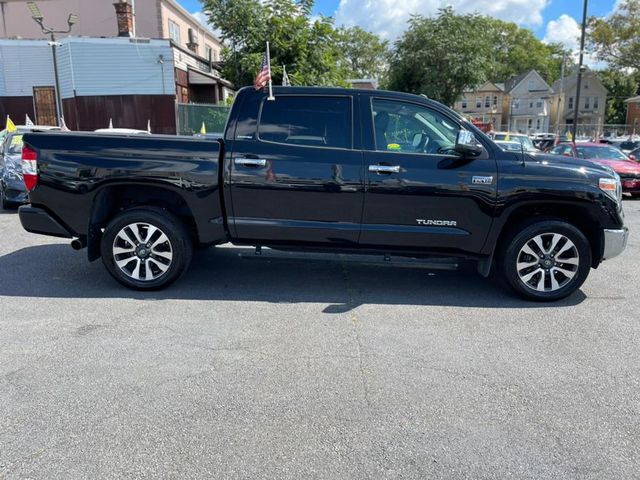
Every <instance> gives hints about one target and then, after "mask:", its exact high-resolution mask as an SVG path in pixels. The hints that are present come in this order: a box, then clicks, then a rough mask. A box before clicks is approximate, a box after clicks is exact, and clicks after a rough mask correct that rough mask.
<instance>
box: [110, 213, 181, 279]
mask: <svg viewBox="0 0 640 480" xmlns="http://www.w3.org/2000/svg"><path fill="white" fill-rule="evenodd" d="M100 248H101V254H102V262H103V263H104V265H105V267H106V268H107V270H108V272H109V273H110V274H111V275H112V276H113V278H115V279H116V280H117V281H118V282H120V283H121V284H123V285H125V286H126V287H129V288H132V289H134V290H159V289H161V288H164V287H166V286H168V285H170V284H171V283H173V282H174V281H176V280H177V279H178V278H179V277H180V276H181V275H182V274H183V273H184V272H185V271H186V270H187V268H188V267H189V264H190V263H191V256H192V254H193V245H192V241H191V237H190V235H189V233H188V232H187V230H186V229H185V228H184V226H183V225H182V223H181V222H180V220H178V219H177V218H176V217H175V216H174V215H171V214H170V213H168V212H166V211H164V210H162V209H156V208H135V209H131V210H127V211H124V212H123V213H121V214H120V215H118V216H117V217H115V218H114V219H113V220H112V221H111V222H110V223H109V225H107V228H106V229H105V231H104V234H103V236H102V242H101V245H100Z"/></svg>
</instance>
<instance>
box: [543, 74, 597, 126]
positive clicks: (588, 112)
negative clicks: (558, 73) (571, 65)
mask: <svg viewBox="0 0 640 480" xmlns="http://www.w3.org/2000/svg"><path fill="white" fill-rule="evenodd" d="M577 86H578V73H577V72H575V73H573V74H572V75H569V76H567V77H564V78H562V79H560V80H558V81H556V82H555V83H554V84H553V92H554V98H553V102H552V104H551V122H552V123H553V125H554V128H553V129H554V130H556V125H557V124H558V122H559V128H560V130H564V129H566V128H568V125H573V120H574V115H575V111H576V107H577V108H578V125H579V126H580V127H581V128H586V130H588V131H590V130H593V129H595V130H600V129H601V128H602V126H603V125H604V122H605V115H606V109H607V94H608V93H609V92H608V91H607V89H606V88H605V86H604V85H603V84H602V82H601V81H600V79H599V78H598V76H597V75H596V74H595V72H593V71H591V70H586V71H584V72H583V74H582V85H581V87H580V105H576V93H577Z"/></svg>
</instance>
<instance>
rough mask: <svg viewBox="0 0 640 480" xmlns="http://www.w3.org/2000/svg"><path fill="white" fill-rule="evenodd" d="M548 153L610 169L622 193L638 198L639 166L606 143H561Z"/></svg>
mask: <svg viewBox="0 0 640 480" xmlns="http://www.w3.org/2000/svg"><path fill="white" fill-rule="evenodd" d="M550 153H552V154H555V155H565V156H569V157H577V158H582V159H585V160H590V161H592V162H595V163H599V164H600V165H605V166H607V167H610V168H612V169H613V170H614V171H615V172H616V173H617V174H618V175H619V176H620V180H621V182H622V191H623V192H624V193H629V194H631V196H633V197H637V196H640V164H638V162H636V161H635V160H634V159H631V158H629V157H628V156H627V155H625V154H624V153H622V150H620V149H619V148H616V147H614V146H612V145H608V144H606V143H578V144H576V145H573V144H572V143H561V144H560V145H558V146H557V147H555V148H553V149H552V150H551V152H550ZM634 158H635V157H634Z"/></svg>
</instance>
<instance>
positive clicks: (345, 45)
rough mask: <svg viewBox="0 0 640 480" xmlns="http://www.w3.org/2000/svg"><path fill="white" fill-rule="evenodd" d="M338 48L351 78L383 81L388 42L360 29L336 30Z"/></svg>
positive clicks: (345, 28) (387, 55)
mask: <svg viewBox="0 0 640 480" xmlns="http://www.w3.org/2000/svg"><path fill="white" fill-rule="evenodd" d="M337 33H338V47H339V48H340V50H341V52H342V55H343V56H344V64H345V67H346V69H347V72H348V75H349V76H350V77H351V78H375V79H378V80H383V79H384V77H385V75H386V71H387V62H388V57H389V42H388V41H386V40H385V41H382V40H380V38H379V37H378V36H377V35H375V34H373V33H371V32H367V31H366V30H363V29H362V28H360V27H350V28H347V27H342V28H339V29H338V32H337Z"/></svg>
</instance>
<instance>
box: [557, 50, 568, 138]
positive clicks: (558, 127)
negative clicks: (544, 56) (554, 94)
mask: <svg viewBox="0 0 640 480" xmlns="http://www.w3.org/2000/svg"><path fill="white" fill-rule="evenodd" d="M565 59H566V54H565V53H563V54H562V65H561V66H560V96H559V97H558V113H557V115H556V136H558V137H559V136H560V118H561V117H560V115H561V113H562V112H561V110H560V107H561V106H562V104H563V99H562V96H563V95H564V64H565Z"/></svg>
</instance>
